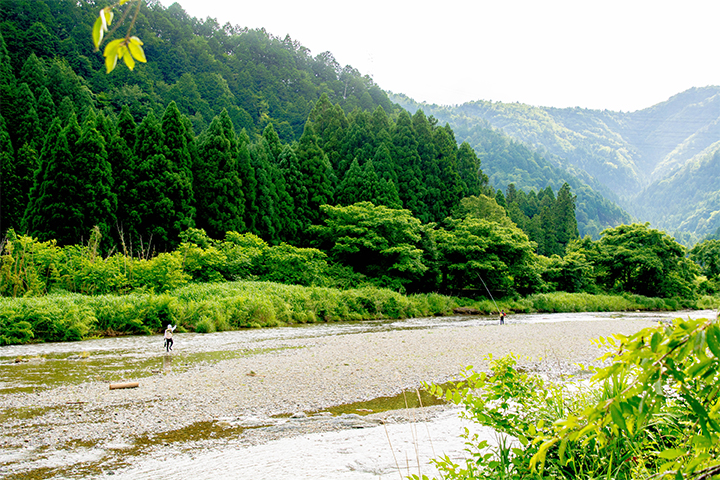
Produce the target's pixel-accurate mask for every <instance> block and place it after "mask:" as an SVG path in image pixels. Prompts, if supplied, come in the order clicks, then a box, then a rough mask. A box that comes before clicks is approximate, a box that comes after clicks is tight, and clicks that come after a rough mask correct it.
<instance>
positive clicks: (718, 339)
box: [707, 324, 720, 359]
mask: <svg viewBox="0 0 720 480" xmlns="http://www.w3.org/2000/svg"><path fill="white" fill-rule="evenodd" d="M707 344H708V347H709V348H710V351H711V352H712V354H713V355H715V358H718V359H720V327H718V325H717V324H713V325H710V326H709V327H708V330H707Z"/></svg>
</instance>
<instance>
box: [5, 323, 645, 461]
mask: <svg viewBox="0 0 720 480" xmlns="http://www.w3.org/2000/svg"><path fill="white" fill-rule="evenodd" d="M655 323H656V322H653V321H650V320H628V319H627V318H625V319H617V320H614V319H613V320H594V321H572V322H557V323H537V324H522V325H520V324H516V325H513V324H512V323H509V324H506V325H502V326H500V325H497V326H478V327H447V328H434V329H416V330H397V331H386V332H376V333H359V334H348V335H335V336H328V337H320V338H304V339H289V340H282V341H279V342H278V343H277V344H275V345H274V346H275V347H280V348H274V349H268V350H267V351H264V350H263V351H261V352H260V353H255V354H252V355H250V356H247V357H241V358H235V359H231V360H224V361H221V362H218V363H216V364H213V365H202V366H198V367H193V368H191V369H189V370H187V371H184V372H182V373H176V372H170V373H164V374H163V373H160V374H156V375H153V376H150V377H147V378H141V379H128V381H139V384H140V385H139V387H138V388H131V389H117V390H110V389H109V385H108V383H105V382H91V383H84V384H81V385H73V386H61V387H57V388H51V389H48V390H44V391H40V392H37V393H18V394H7V395H3V396H2V397H1V398H0V418H1V419H2V422H1V424H0V447H3V448H9V449H11V450H12V451H15V452H21V451H23V450H25V451H27V450H28V449H30V450H39V451H43V450H44V449H48V448H59V446H62V445H64V446H66V447H67V446H71V445H91V444H94V443H99V442H102V443H106V444H107V443H108V442H113V443H117V444H132V443H133V442H135V441H137V439H138V438H141V437H148V436H149V437H152V436H153V435H160V434H162V433H163V432H171V431H174V430H177V429H181V428H184V427H188V426H191V425H193V424H196V423H197V422H219V421H226V420H227V419H239V418H244V419H248V418H267V417H269V416H272V415H278V414H293V413H298V412H311V411H318V410H322V409H323V408H328V407H331V406H336V405H342V404H348V403H355V402H359V401H364V400H370V399H373V398H377V397H381V396H390V395H395V394H398V393H400V392H401V391H403V390H407V389H411V388H418V387H420V385H421V383H422V382H435V383H443V382H446V381H448V380H451V379H453V378H455V377H456V376H457V374H458V372H460V371H461V370H462V369H463V368H464V367H465V366H468V365H473V366H474V367H475V368H476V369H485V368H487V362H486V360H485V358H486V356H487V355H488V354H492V355H493V356H494V357H495V358H498V357H501V356H504V355H506V354H509V353H511V352H512V353H514V354H517V355H519V356H520V357H521V359H520V363H521V364H526V365H528V366H530V367H532V368H533V369H535V370H538V369H539V370H541V371H542V370H547V371H553V372H556V373H557V372H568V373H569V372H573V371H576V370H577V367H576V366H575V364H577V363H582V364H585V365H587V364H592V363H594V362H595V360H596V359H597V358H598V357H599V356H600V355H601V354H602V351H601V350H599V349H598V347H597V346H595V345H594V344H593V343H592V342H591V339H596V338H598V337H601V336H604V337H607V336H610V335H612V334H614V333H622V334H631V333H634V332H636V331H638V330H640V329H642V328H645V327H648V326H650V325H653V324H655ZM5 462H6V463H5V464H6V465H7V464H8V459H5ZM9 463H12V462H9ZM0 465H2V463H0Z"/></svg>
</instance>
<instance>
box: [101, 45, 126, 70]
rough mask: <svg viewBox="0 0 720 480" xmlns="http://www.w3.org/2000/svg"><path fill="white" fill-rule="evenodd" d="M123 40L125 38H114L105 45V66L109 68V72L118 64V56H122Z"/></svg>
mask: <svg viewBox="0 0 720 480" xmlns="http://www.w3.org/2000/svg"><path fill="white" fill-rule="evenodd" d="M122 42H123V39H118V40H113V41H112V42H110V43H108V44H107V45H106V46H105V51H104V52H103V55H104V56H105V68H106V69H107V73H110V72H112V71H113V70H114V69H115V66H116V65H117V61H118V58H120V56H121V55H120V52H119V50H120V47H121V45H122Z"/></svg>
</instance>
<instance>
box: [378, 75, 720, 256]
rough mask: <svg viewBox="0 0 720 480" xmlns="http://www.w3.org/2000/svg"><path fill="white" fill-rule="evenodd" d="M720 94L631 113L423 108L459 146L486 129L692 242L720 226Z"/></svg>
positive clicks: (690, 95) (477, 105)
mask: <svg viewBox="0 0 720 480" xmlns="http://www.w3.org/2000/svg"><path fill="white" fill-rule="evenodd" d="M719 94H720V87H705V88H693V89H690V90H688V91H686V92H683V93H680V94H678V95H675V96H674V97H672V98H670V99H669V100H668V101H666V102H663V103H660V104H658V105H655V106H653V107H650V108H647V109H644V110H639V111H636V112H612V111H607V110H604V111H598V110H587V109H581V108H565V109H558V108H549V107H532V106H528V105H523V104H519V103H513V104H506V103H499V102H487V101H477V102H469V103H466V104H463V105H458V106H453V107H437V106H428V105H420V107H422V108H423V109H424V110H425V111H426V112H428V113H432V114H433V115H434V116H436V117H437V118H439V119H440V120H441V121H448V122H449V123H450V125H451V126H453V128H456V129H457V132H458V139H459V140H460V141H462V140H468V141H470V142H471V144H472V143H473V142H472V141H471V140H469V139H471V138H472V136H474V135H487V134H486V133H484V132H482V130H486V129H487V128H488V127H489V126H490V127H493V128H496V129H499V130H501V131H502V132H504V133H506V134H508V135H510V136H512V137H513V138H515V139H517V140H518V141H520V142H523V143H525V144H527V145H531V146H532V147H533V148H534V149H535V151H537V152H538V153H539V155H541V156H542V157H544V158H545V159H548V160H550V162H551V165H553V164H554V165H555V166H560V167H562V166H563V164H565V166H569V167H571V168H572V169H571V170H569V171H570V172H574V173H576V176H579V177H580V178H582V180H583V181H584V182H585V183H587V184H588V185H589V186H591V187H593V188H594V190H596V191H598V192H600V193H602V194H603V195H604V196H605V197H606V198H609V199H611V200H617V201H618V203H619V205H620V206H621V207H623V208H624V209H626V210H627V211H628V212H630V213H631V214H632V215H633V216H635V217H636V218H638V219H640V220H643V221H650V222H651V223H653V224H654V225H655V226H656V227H659V228H663V229H666V230H667V231H669V232H671V233H675V234H676V236H678V237H681V238H683V239H684V240H685V241H686V242H692V241H693V240H695V239H697V238H700V237H702V236H704V235H706V234H708V233H711V232H714V231H715V230H716V229H717V228H718V226H720V217H718V215H717V214H716V212H718V211H720V203H718V200H717V197H718V196H717V195H716V194H715V192H716V190H717V188H716V187H714V185H717V184H718V179H719V176H720V170H718V169H717V168H713V165H714V163H713V162H712V159H713V158H714V154H715V152H716V151H717V149H718V144H717V142H718V141H720V95H719ZM392 98H393V100H394V101H397V102H398V103H400V104H401V105H403V106H406V107H409V106H411V105H412V104H413V103H414V102H412V101H410V100H409V99H406V98H405V99H403V97H402V96H394V97H392ZM462 126H467V127H468V128H467V130H463V128H462ZM554 158H556V159H557V160H556V161H555V160H553V159H554ZM486 170H487V173H488V174H489V175H490V177H491V180H492V183H493V185H495V186H502V185H503V183H505V182H509V181H515V179H514V178H513V177H512V176H511V177H509V178H505V176H506V175H507V173H508V170H503V173H502V174H497V173H495V172H491V171H490V169H488V168H486ZM517 170H518V172H517V173H516V174H515V177H516V178H517V177H518V176H522V175H523V174H524V173H522V172H525V171H526V170H525V169H524V168H523V167H522V166H520V167H517ZM529 172H530V173H529V174H528V175H527V177H528V178H534V177H536V175H535V174H534V173H533V169H532V168H531V169H530V170H529ZM577 172H584V173H585V174H586V175H587V176H589V177H592V179H590V178H588V177H587V176H582V175H577ZM696 175H703V177H704V178H700V177H699V176H696ZM565 176H567V174H566V175H565ZM593 180H594V181H593ZM568 182H570V183H571V185H573V187H575V188H578V187H576V185H575V184H573V183H572V182H571V181H570V180H568ZM521 185H522V186H526V185H528V184H527V183H524V184H521ZM598 185H601V187H598ZM528 186H529V185H528ZM603 187H604V188H603ZM608 190H609V191H611V192H612V193H613V194H614V195H608ZM580 196H581V193H580V191H578V198H580ZM579 211H582V208H581V207H579Z"/></svg>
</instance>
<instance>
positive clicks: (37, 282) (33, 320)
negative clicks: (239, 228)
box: [0, 228, 718, 344]
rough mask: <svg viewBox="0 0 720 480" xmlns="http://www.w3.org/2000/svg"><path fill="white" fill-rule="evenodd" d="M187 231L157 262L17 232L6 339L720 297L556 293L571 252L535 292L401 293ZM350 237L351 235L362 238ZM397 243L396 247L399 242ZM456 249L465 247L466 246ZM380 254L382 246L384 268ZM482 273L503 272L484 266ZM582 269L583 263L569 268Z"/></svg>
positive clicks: (265, 248)
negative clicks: (492, 296)
mask: <svg viewBox="0 0 720 480" xmlns="http://www.w3.org/2000/svg"><path fill="white" fill-rule="evenodd" d="M640 230H641V231H642V230H643V229H642V228H641V229H640ZM345 233H347V232H345ZM361 233H362V232H361ZM445 235H446V236H449V233H448V232H445ZM184 238H185V241H184V242H183V243H182V244H181V245H180V247H179V248H178V249H176V250H174V251H172V252H168V253H161V254H159V255H157V256H154V257H150V258H143V257H140V258H135V257H130V256H128V255H124V254H119V253H118V254H114V255H109V256H106V257H103V256H101V255H99V253H98V249H97V248H98V244H99V242H100V238H99V232H98V231H97V230H95V231H94V234H93V235H91V241H90V242H89V243H88V245H80V246H78V245H73V246H68V247H58V246H57V245H56V244H55V243H54V242H52V241H49V242H39V241H37V240H35V239H33V238H31V237H26V236H18V235H15V234H14V233H13V232H12V231H11V232H10V236H9V237H8V238H7V239H6V242H5V244H4V245H3V251H2V255H1V256H0V292H1V293H2V295H3V297H0V343H2V344H13V343H27V342H40V341H71V340H81V339H84V338H88V337H92V336H102V335H127V334H152V333H158V332H160V331H161V330H162V328H163V327H164V325H166V324H168V323H173V324H178V325H180V329H181V331H183V330H184V331H196V332H214V331H222V330H229V329H238V328H248V327H268V326H269V327H272V326H278V325H288V324H297V323H310V322H318V321H322V322H328V321H347V320H365V319H380V318H407V317H413V316H430V315H448V314H451V313H452V312H453V311H454V309H455V308H457V307H470V308H471V311H474V312H477V313H482V314H495V313H496V312H497V309H498V308H502V309H504V310H506V311H509V312H537V311H544V312H567V311H627V310H640V309H642V310H675V309H678V308H683V307H690V308H695V307H697V308H714V307H715V306H717V304H718V302H717V299H716V297H712V296H707V295H706V296H697V295H694V296H692V297H691V296H688V297H669V296H668V297H667V298H653V297H648V296H643V295H638V294H633V293H630V292H625V293H623V294H622V295H618V294H614V295H611V294H602V293H601V292H600V291H598V288H599V287H598V286H597V284H596V283H595V281H594V280H592V279H590V278H583V277H582V276H581V277H578V278H577V279H576V280H577V282H576V284H578V285H586V286H588V285H590V286H592V289H593V290H595V294H592V293H589V292H587V291H575V292H561V291H552V290H554V285H556V284H554V283H552V282H549V281H544V280H543V277H547V275H546V274H547V272H548V271H553V272H555V273H553V275H555V277H552V278H556V277H557V275H559V274H558V272H562V271H564V270H563V269H562V268H558V267H552V265H554V263H553V262H555V261H557V262H560V261H561V260H562V259H560V257H555V258H556V260H551V259H546V260H547V262H549V263H548V265H549V266H548V267H546V271H545V272H544V274H543V275H541V274H538V273H537V272H535V275H536V277H537V278H536V281H537V284H536V285H535V286H534V287H533V288H534V291H531V292H530V294H529V295H526V296H524V297H523V296H520V295H518V294H517V291H516V293H514V294H513V295H507V296H505V297H503V298H502V299H499V300H498V301H497V303H495V301H494V300H491V299H488V298H485V297H484V296H482V295H479V294H478V291H470V292H474V293H473V294H472V297H470V295H465V296H457V295H441V294H439V293H433V292H424V293H423V292H416V293H412V294H401V293H399V292H398V291H396V290H393V289H390V288H386V287H383V286H382V285H381V283H382V282H378V280H377V279H376V278H373V277H368V276H365V275H362V274H360V273H358V272H357V271H356V270H354V269H353V268H352V267H351V266H349V265H347V264H343V263H339V262H336V263H331V262H329V261H328V256H327V255H326V254H325V253H324V252H322V251H320V250H317V249H312V248H297V247H292V246H290V245H287V244H281V245H278V246H270V245H268V244H267V243H265V242H264V241H262V240H261V239H260V238H258V237H256V236H254V235H252V234H238V233H235V232H228V235H227V236H226V238H225V240H224V241H222V242H219V241H212V240H211V239H209V238H208V237H207V236H205V235H204V234H203V232H202V231H197V230H195V231H188V232H186V234H185V236H184ZM479 238H482V237H479ZM525 238H526V237H525ZM344 241H345V242H349V241H350V237H344ZM588 241H589V240H588ZM474 248H475V249H476V250H477V246H475V247H474ZM406 249H407V248H406ZM391 250H392V251H393V252H395V253H396V252H397V250H398V246H397V245H396V246H394V247H392V248H391ZM401 250H402V249H401ZM451 251H452V252H453V253H454V254H457V250H455V249H453V250H451ZM681 251H682V250H681ZM369 253H375V254H376V256H375V257H374V258H375V260H374V261H375V262H377V264H376V265H373V264H372V261H371V260H372V258H373V256H372V255H370V254H369ZM369 253H367V254H366V255H365V258H366V261H367V264H366V267H375V268H379V266H382V265H385V270H386V273H388V274H391V273H392V271H393V268H391V267H392V266H393V265H394V266H395V269H396V270H397V271H398V272H400V273H402V272H403V270H402V269H397V266H398V265H399V263H398V262H400V260H399V259H398V258H397V257H396V256H392V257H391V260H392V262H394V263H389V264H384V263H383V262H388V259H383V256H382V255H379V253H380V252H373V251H369ZM480 253H481V254H482V253H483V252H480ZM636 253H637V252H636ZM616 257H617V256H616ZM349 258H351V257H349ZM417 258H422V256H421V255H420V256H418V257H417ZM457 258H458V260H457V261H456V263H455V264H454V265H453V269H454V271H455V272H456V274H455V275H454V276H450V277H443V279H442V280H438V281H440V282H441V283H442V282H448V281H452V282H454V283H451V285H459V284H458V283H457V282H458V278H465V279H466V281H467V279H468V278H470V277H469V275H468V274H467V273H468V272H463V268H462V267H463V266H464V267H465V268H469V267H468V266H469V265H470V266H476V268H477V266H479V265H481V264H479V263H478V260H477V259H476V258H473V257H471V258H469V259H467V260H466V261H465V262H461V261H460V260H459V258H460V257H457ZM495 258H496V263H495V268H496V269H499V268H500V266H501V265H502V263H498V262H499V259H502V258H503V257H501V256H498V255H496V256H495ZM530 258H534V257H530ZM413 261H415V259H414V260H413ZM506 261H507V262H508V265H509V266H506V267H504V268H506V269H512V268H518V265H517V264H513V263H512V262H511V261H510V260H506ZM630 261H632V262H633V265H634V267H635V268H636V269H637V268H638V265H639V263H638V262H639V260H637V258H635V257H633V258H632V259H631V260H630ZM538 265H542V262H539V261H538V260H537V259H536V260H535V261H534V262H531V263H529V264H527V265H524V266H523V265H520V266H521V267H522V268H525V269H528V268H531V267H532V268H538ZM552 268H558V269H557V270H551V269H552ZM426 270H431V269H426ZM371 271H372V270H371ZM471 271H474V272H476V273H478V274H479V273H480V272H482V273H483V275H484V276H486V277H487V278H492V277H491V276H490V275H489V272H485V271H483V270H481V269H476V270H471ZM530 271H531V273H532V272H534V270H530ZM574 271H575V269H574V267H573V269H572V270H571V271H570V272H569V273H567V272H566V274H567V275H570V274H572V273H573V272H574ZM495 273H496V274H497V272H495ZM448 278H449V279H448ZM386 281H387V279H386ZM474 282H477V280H476V279H475V280H474ZM565 283H566V284H567V285H569V286H571V285H573V283H572V282H565ZM395 285H400V286H402V285H403V283H396V284H395ZM406 285H408V286H411V285H412V283H407V284H406ZM466 285H475V283H472V284H466ZM506 285H507V287H508V288H514V287H518V285H517V284H511V283H506ZM520 285H522V284H520ZM629 289H630V288H629Z"/></svg>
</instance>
